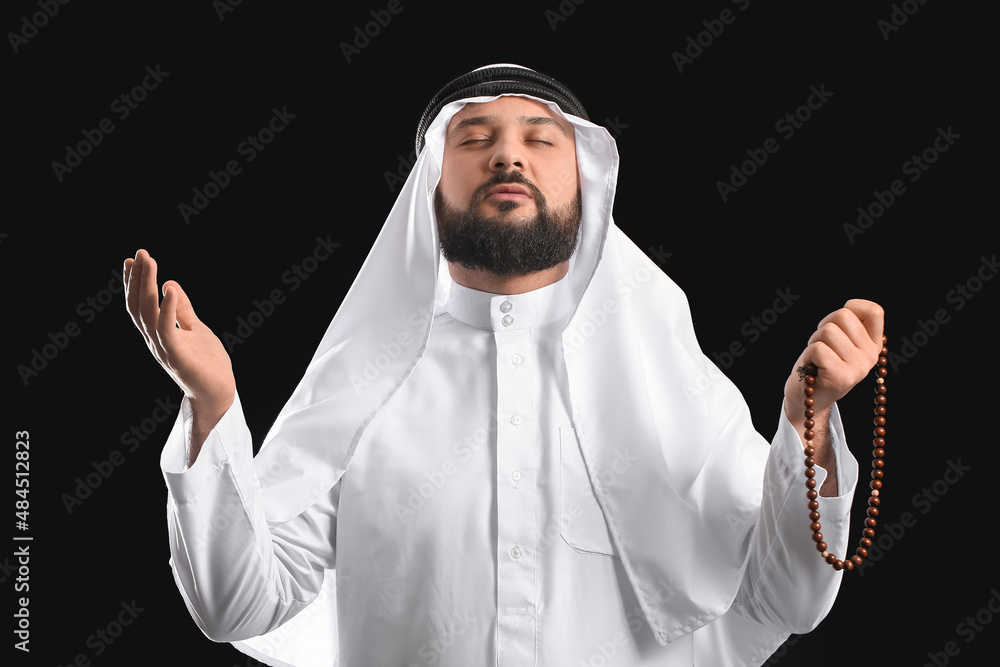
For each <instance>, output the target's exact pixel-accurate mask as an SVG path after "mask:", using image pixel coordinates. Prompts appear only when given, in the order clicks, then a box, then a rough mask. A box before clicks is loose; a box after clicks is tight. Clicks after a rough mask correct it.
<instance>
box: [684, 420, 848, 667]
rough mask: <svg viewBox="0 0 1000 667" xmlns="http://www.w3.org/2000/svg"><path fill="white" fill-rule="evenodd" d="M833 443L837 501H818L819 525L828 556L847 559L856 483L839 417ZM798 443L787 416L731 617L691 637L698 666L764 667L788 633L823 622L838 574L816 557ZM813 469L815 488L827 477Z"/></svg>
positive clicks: (834, 425) (772, 451) (770, 456)
mask: <svg viewBox="0 0 1000 667" xmlns="http://www.w3.org/2000/svg"><path fill="white" fill-rule="evenodd" d="M830 437H831V444H832V446H833V448H834V455H835V458H836V462H837V488H838V493H839V494H840V495H838V496H836V497H832V498H827V497H823V496H822V495H821V496H820V497H819V498H818V501H819V513H820V523H821V524H822V532H823V538H824V541H825V542H826V543H827V545H828V549H829V551H831V552H832V553H835V554H837V555H838V557H840V558H841V559H843V558H844V557H845V555H846V556H850V555H851V554H848V553H847V548H848V539H849V536H848V531H849V523H850V510H851V504H852V502H853V498H854V491H855V488H856V487H857V483H858V462H857V460H856V459H855V458H854V456H853V455H852V454H851V452H850V450H849V449H848V448H847V445H846V438H845V435H844V428H843V423H842V422H841V418H840V412H839V410H838V409H837V406H836V405H834V407H833V410H832V411H831V414H830ZM803 458H804V456H803V454H802V443H801V441H800V440H799V436H798V432H797V431H796V430H795V427H794V426H793V425H792V424H791V422H789V421H788V419H787V417H785V414H784V410H782V411H781V417H780V420H779V423H778V430H777V433H776V434H775V437H774V440H773V441H772V443H771V449H770V452H769V454H768V459H767V464H766V467H765V471H764V480H763V496H762V500H761V507H760V515H759V517H758V519H757V524H756V525H755V526H754V529H753V530H752V531H751V533H750V535H749V537H748V545H747V548H748V555H747V558H748V566H747V569H746V573H745V576H744V578H743V582H742V585H741V587H740V590H739V592H738V593H737V596H736V599H735V600H734V601H733V604H732V606H731V607H730V609H729V611H728V612H727V613H725V614H723V615H722V616H721V617H719V618H718V619H716V620H715V621H713V622H712V623H709V624H708V625H706V626H705V627H704V628H701V629H700V630H698V631H697V632H696V633H695V636H696V643H695V656H696V663H697V664H702V663H698V660H699V659H701V660H702V661H703V663H704V664H712V665H726V666H733V667H749V666H750V665H754V666H757V665H761V664H763V663H764V662H765V661H766V660H767V659H768V657H769V656H770V655H771V654H772V653H773V652H774V651H775V650H777V649H778V647H779V646H780V645H781V644H782V643H783V642H784V641H785V640H786V639H787V638H788V637H789V635H790V634H791V633H795V634H804V633H807V632H809V631H811V630H813V629H814V628H816V626H818V625H819V623H820V622H821V621H822V620H823V619H824V618H825V617H826V615H827V614H828V613H829V611H830V609H831V608H832V607H833V603H834V601H835V599H836V597H837V593H838V591H839V589H840V582H841V578H842V577H843V572H836V571H834V569H833V568H832V567H830V565H829V564H828V563H826V561H825V560H824V559H823V558H821V557H820V554H819V552H817V551H816V547H815V542H813V540H812V539H811V536H812V531H811V530H810V529H809V519H808V516H807V514H808V512H809V510H808V508H807V507H806V504H807V502H808V500H807V499H806V495H805V492H806V489H805V484H804V482H805V477H804V476H803V471H804V469H805V466H804V464H803ZM815 468H816V477H815V479H816V482H817V487H816V488H817V489H818V488H820V487H821V486H822V485H823V481H824V480H825V479H826V475H827V474H828V471H826V470H825V469H823V468H822V467H820V466H815Z"/></svg>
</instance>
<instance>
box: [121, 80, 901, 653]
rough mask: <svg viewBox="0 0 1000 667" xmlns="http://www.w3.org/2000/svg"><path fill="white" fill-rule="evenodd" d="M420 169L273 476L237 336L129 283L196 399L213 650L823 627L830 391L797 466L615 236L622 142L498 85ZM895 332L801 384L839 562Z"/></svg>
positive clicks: (196, 585) (286, 412)
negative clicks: (842, 413)
mask: <svg viewBox="0 0 1000 667" xmlns="http://www.w3.org/2000/svg"><path fill="white" fill-rule="evenodd" d="M417 147H418V151H419V156H418V159H417V162H416V164H415V165H414V168H413V170H412V172H411V174H410V176H409V178H408V180H407V183H406V185H405V186H404V188H403V191H402V192H401V194H400V197H399V199H398V201H397V203H396V206H395V207H394V208H393V210H392V211H391V212H390V214H389V218H388V220H387V221H386V223H385V226H384V227H383V230H382V232H381V234H380V235H379V238H378V239H377V240H376V243H375V246H374V247H373V248H372V251H371V253H370V255H369V257H368V260H367V261H366V262H365V264H364V266H363V267H362V269H361V271H360V272H359V274H358V277H357V279H356V280H355V283H354V285H353V286H352V287H351V290H350V292H349V293H348V295H347V296H346V297H345V299H344V302H343V304H342V305H341V308H340V310H339V311H338V313H337V315H336V317H335V318H334V320H333V322H332V324H331V325H330V328H329V330H328V331H327V332H326V335H325V336H324V338H323V341H322V342H321V344H320V346H319V349H318V350H317V351H316V354H315V355H314V357H313V360H312V362H311V363H310V366H309V368H308V369H307V371H306V373H305V376H304V377H303V379H302V381H301V383H300V384H299V386H298V387H297V388H296V390H295V392H294V393H293V395H292V397H291V398H290V399H289V401H288V403H287V404H286V405H285V407H284V409H283V410H282V412H281V413H280V414H279V416H278V418H277V420H276V422H275V424H274V426H273V427H272V429H271V432H270V433H269V434H268V436H267V438H266V439H265V443H264V445H263V447H262V448H261V451H260V453H259V454H258V455H257V457H256V458H252V445H251V439H250V435H249V433H248V431H247V428H246V424H245V422H244V420H243V416H242V411H241V408H240V403H239V397H238V394H237V393H236V391H235V386H236V385H235V380H234V379H233V373H232V370H231V366H230V363H229V359H228V357H227V355H226V354H225V352H224V348H223V346H222V344H221V342H220V341H219V340H218V338H216V337H215V336H214V335H213V334H212V333H211V331H209V330H208V329H207V327H205V325H204V324H202V323H201V322H200V320H198V318H197V317H196V316H195V314H194V311H193V309H192V307H191V302H190V301H189V299H188V298H187V296H186V295H185V293H184V292H183V290H181V288H180V286H179V285H178V284H177V283H176V282H173V281H168V282H166V283H164V286H163V301H162V303H161V304H158V300H159V299H158V291H157V283H156V278H157V275H156V271H157V267H156V263H155V262H154V261H153V260H152V258H150V257H149V255H148V253H146V252H145V251H143V250H140V251H139V252H138V253H137V254H136V257H135V259H134V260H126V261H125V279H126V284H127V295H126V298H127V303H128V309H129V312H130V313H131V314H132V317H133V320H134V321H135V323H136V325H137V326H138V327H139V329H140V331H142V332H143V334H144V336H145V338H146V341H147V343H148V345H149V346H150V349H151V351H152V352H153V354H154V356H155V357H156V358H157V359H158V360H159V362H160V363H161V364H162V365H163V367H164V368H165V369H166V370H167V372H168V373H170V374H171V376H172V377H174V379H175V380H176V381H177V383H178V384H179V385H180V386H181V388H182V389H183V390H184V394H185V399H184V401H183V406H182V415H181V416H180V417H179V419H178V422H177V423H176V424H175V427H174V430H173V432H172V433H171V435H170V438H169V439H168V442H167V444H166V446H165V447H164V451H163V456H162V458H161V465H162V467H163V472H164V478H165V480H166V483H167V487H168V490H169V499H168V504H167V510H168V526H169V530H170V544H171V555H172V558H171V566H172V568H173V571H174V576H175V580H176V582H177V584H178V587H179V588H180V590H181V592H182V595H183V596H184V599H185V602H186V604H187V606H188V609H189V611H190V612H191V615H192V617H193V618H194V619H195V621H196V623H197V624H198V625H199V627H200V628H201V629H202V630H203V631H204V632H205V633H206V635H208V636H209V637H210V638H212V639H214V640H216V641H231V642H234V643H235V644H236V645H237V646H238V647H239V648H240V649H241V650H243V651H245V652H247V653H248V654H250V655H253V656H256V657H258V658H260V659H262V660H265V661H266V662H268V663H269V664H276V665H285V664H293V665H331V664H338V665H341V667H353V666H354V665H364V666H374V665H386V666H393V667H397V666H403V667H409V666H417V665H463V666H465V665H486V664H496V665H505V666H506V665H517V666H519V667H521V666H524V665H557V666H561V665H566V666H574V667H575V666H577V665H595V664H601V665H654V664H655V665H667V666H675V665H685V666H690V665H695V664H697V665H713V666H715V665H758V664H760V663H762V662H763V661H764V660H766V659H767V657H768V655H770V653H771V652H772V651H773V650H774V649H776V648H777V647H778V646H779V645H780V643H781V642H782V641H784V639H785V638H786V637H787V636H788V634H789V633H791V632H799V633H801V632H807V631H809V630H810V629H812V628H813V627H815V625H816V624H818V623H819V622H820V620H822V618H823V617H824V616H825V614H826V613H827V612H828V611H829V609H830V606H831V605H832V603H833V600H834V598H835V596H836V592H837V588H838V586H839V580H840V574H839V573H837V572H834V571H833V570H832V569H831V568H830V567H829V566H828V565H827V564H826V563H825V562H823V559H822V558H821V557H820V555H819V554H818V553H817V551H816V549H815V548H814V546H815V545H814V543H813V542H812V540H810V532H809V529H808V521H807V519H806V514H807V510H806V507H805V505H806V501H805V497H804V496H805V493H804V490H803V489H802V480H803V478H802V476H801V471H802V447H803V445H804V441H803V440H801V438H800V436H799V435H798V433H797V428H798V426H799V425H800V423H801V421H802V412H801V408H800V406H801V400H802V383H801V381H800V379H799V377H798V375H797V374H796V373H795V372H792V373H790V375H789V378H788V381H787V383H786V386H785V401H784V404H783V408H782V414H781V417H780V419H779V427H778V432H777V434H776V435H775V438H774V441H773V443H772V444H771V446H770V447H769V446H768V444H767V442H766V441H764V440H763V439H762V438H761V437H760V436H759V435H758V434H757V433H756V432H754V430H753V428H752V424H751V422H750V418H749V412H748V410H747V408H746V405H745V403H744V401H743V399H742V397H741V396H740V394H739V392H738V391H737V390H736V388H735V387H734V386H733V385H732V384H731V383H730V382H729V381H728V380H727V379H726V378H725V377H724V376H722V375H721V373H719V372H718V371H717V369H715V368H714V366H712V364H711V362H710V361H709V360H708V359H707V358H706V357H705V356H704V355H703V354H702V352H701V350H700V348H699V347H698V344H697V341H696V340H695V336H694V331H693V326H692V323H691V321H690V313H689V310H688V307H687V303H686V300H685V298H684V295H683V293H681V291H680V290H679V288H677V286H676V285H674V284H673V283H672V282H671V281H670V280H669V279H668V278H667V277H666V276H665V275H663V274H662V272H660V271H659V269H658V268H657V267H656V266H655V265H654V264H653V263H652V262H651V261H650V260H649V259H648V258H646V257H645V255H644V254H643V253H642V252H641V251H639V250H638V249H637V248H636V247H635V246H634V245H633V244H631V242H630V241H629V240H628V239H627V238H625V236H624V235H623V234H622V233H621V231H620V230H618V228H617V227H616V226H615V225H614V222H613V220H612V217H611V208H612V203H613V199H614V192H615V184H616V179H617V172H618V155H617V151H616V149H615V146H614V141H613V140H612V138H611V136H610V135H609V134H608V132H607V131H606V130H604V128H601V127H599V126H596V125H594V124H592V123H590V122H589V121H588V120H587V119H586V112H585V111H584V109H583V107H582V105H580V103H579V101H578V100H577V99H576V98H575V97H574V96H573V95H572V93H570V92H569V91H568V90H567V89H566V88H565V87H563V86H561V85H560V84H559V83H558V82H556V81H554V80H553V79H550V78H549V77H546V76H544V75H540V74H538V73H536V72H533V71H532V70H528V69H525V68H521V67H518V66H511V65H497V66H490V67H486V68H480V69H479V70H475V71H474V72H471V73H469V74H467V75H465V76H463V77H460V78H459V79H456V80H455V81H453V82H451V83H450V84H449V85H448V86H446V87H445V88H444V89H443V90H442V91H440V92H439V93H438V95H437V96H435V97H434V98H433V99H432V101H431V103H430V104H429V105H428V108H427V111H426V112H425V114H424V118H423V120H422V121H421V123H420V128H419V130H418V136H417ZM442 255H443V257H444V259H445V261H444V262H441V261H440V259H441V257H442ZM881 332H882V313H881V309H880V308H879V307H878V306H877V305H876V304H873V303H871V302H867V301H862V300H852V301H849V302H848V303H847V305H846V306H845V307H844V308H842V309H840V310H837V311H835V312H834V313H831V315H829V316H828V317H826V318H824V320H823V321H821V322H820V324H819V326H818V328H817V330H816V332H815V333H814V334H813V335H812V336H811V337H810V339H809V341H808V344H807V346H806V347H805V349H804V350H803V351H802V353H801V354H800V355H799V357H798V359H797V360H796V361H795V364H793V365H792V367H793V368H795V367H799V366H802V365H806V364H812V365H815V366H816V367H818V368H819V374H818V382H817V384H816V385H815V387H816V393H815V395H814V398H815V400H816V406H815V409H816V411H817V416H816V421H817V429H816V430H817V432H818V438H817V440H815V441H814V442H815V443H816V447H817V455H816V456H817V461H818V464H819V465H818V475H817V481H818V483H819V488H820V489H821V495H820V511H821V512H822V516H823V531H824V536H825V539H826V541H827V542H828V543H829V545H830V550H831V551H832V552H834V553H838V554H844V553H845V552H846V544H847V535H846V529H847V523H848V520H847V512H848V510H849V508H850V504H851V498H852V496H853V492H854V487H855V485H856V480H857V463H856V461H855V460H854V459H853V457H852V456H851V455H850V452H849V451H848V450H847V449H846V447H845V444H844V438H843V432H842V427H841V425H840V420H839V417H838V415H837V411H836V407H835V405H834V403H835V401H836V400H837V399H838V398H840V397H841V396H843V395H844V394H845V393H846V392H847V391H848V390H849V389H850V388H851V387H852V386H853V385H854V384H856V383H857V382H858V381H859V380H861V379H862V378H863V377H865V376H866V375H867V373H868V371H869V370H870V369H871V367H872V366H873V365H874V363H875V360H876V358H877V354H878V350H879V349H880V347H881V342H880V341H881ZM876 341H879V342H876ZM338 660H339V661H338Z"/></svg>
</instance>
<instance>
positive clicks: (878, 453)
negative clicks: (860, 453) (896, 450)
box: [872, 447, 885, 459]
mask: <svg viewBox="0 0 1000 667" xmlns="http://www.w3.org/2000/svg"><path fill="white" fill-rule="evenodd" d="M883 456H885V450H884V449H882V448H881V447H877V448H875V449H873V450H872V458H873V459H880V458H882V457H883Z"/></svg>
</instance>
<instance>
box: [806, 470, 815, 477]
mask: <svg viewBox="0 0 1000 667" xmlns="http://www.w3.org/2000/svg"><path fill="white" fill-rule="evenodd" d="M805 474H806V477H808V478H810V479H812V478H813V477H815V476H816V469H815V468H806V473H805Z"/></svg>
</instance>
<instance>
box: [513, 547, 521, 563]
mask: <svg viewBox="0 0 1000 667" xmlns="http://www.w3.org/2000/svg"><path fill="white" fill-rule="evenodd" d="M523 555H524V550H523V549H521V547H514V548H512V549H511V550H510V557H511V558H513V559H514V560H517V559H518V558H520V557H521V556H523Z"/></svg>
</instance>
